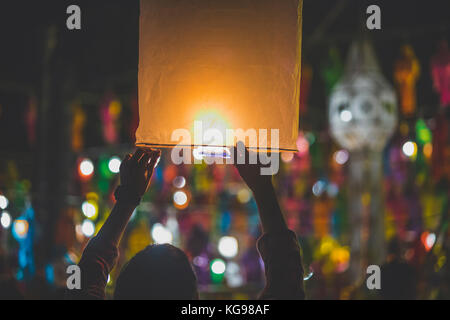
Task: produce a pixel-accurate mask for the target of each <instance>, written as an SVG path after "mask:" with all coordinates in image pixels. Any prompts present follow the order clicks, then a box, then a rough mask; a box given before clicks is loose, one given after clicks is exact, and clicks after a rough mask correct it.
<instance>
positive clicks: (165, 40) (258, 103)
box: [136, 0, 302, 157]
mask: <svg viewBox="0 0 450 320" xmlns="http://www.w3.org/2000/svg"><path fill="white" fill-rule="evenodd" d="M301 13H302V1H301V0H260V1H253V0H239V1H236V0H229V1H222V0H199V1H195V2H194V1H175V0H141V10H140V40H139V116H140V124H139V128H138V130H137V133H136V145H137V146H156V147H175V146H182V147H189V148H191V147H192V148H198V147H217V148H219V149H208V148H206V149H204V148H203V149H202V148H200V149H197V150H198V153H200V154H207V155H210V154H213V155H214V156H217V155H221V156H222V157H227V156H228V152H227V151H228V149H226V148H228V147H230V146H233V145H234V144H235V143H236V141H235V140H236V139H228V138H227V135H226V131H227V130H235V131H236V130H238V129H239V130H241V131H240V132H242V133H244V135H245V133H248V132H249V131H248V130H255V132H256V134H254V135H247V136H246V139H245V140H244V141H245V143H246V146H247V147H253V148H252V149H254V150H255V149H256V150H257V151H260V149H261V150H262V151H267V150H268V149H269V150H274V151H277V150H280V151H290V152H295V151H297V150H296V139H297V137H298V120H299V119H298V117H299V114H298V112H299V88H300V61H301V59H300V48H301V22H302V16H301ZM195 122H201V124H202V128H203V130H202V132H208V130H213V131H214V132H216V133H217V132H218V133H220V135H218V134H214V135H213V136H214V137H217V136H221V137H223V138H222V139H221V141H220V139H217V138H214V139H212V138H210V139H208V137H205V136H202V137H198V136H197V137H196V134H195V132H194V124H195ZM260 129H265V130H267V131H268V132H269V133H270V132H272V130H273V129H277V130H279V136H278V137H277V139H278V143H277V145H276V146H275V147H272V145H273V144H272V139H271V137H270V135H265V136H262V135H260V133H259V132H260ZM180 130H182V131H183V132H185V133H187V134H188V135H189V138H188V139H186V138H185V137H186V135H179V134H174V132H177V133H179V132H180ZM260 146H264V147H261V148H260Z"/></svg>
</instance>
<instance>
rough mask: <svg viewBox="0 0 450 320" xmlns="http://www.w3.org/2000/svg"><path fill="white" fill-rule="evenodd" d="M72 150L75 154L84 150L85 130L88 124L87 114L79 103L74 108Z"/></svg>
mask: <svg viewBox="0 0 450 320" xmlns="http://www.w3.org/2000/svg"><path fill="white" fill-rule="evenodd" d="M72 112H73V118H72V119H73V120H72V149H73V151H75V152H78V151H80V150H81V149H82V148H83V145H84V141H83V129H84V125H85V123H86V113H85V112H84V110H83V108H82V107H81V105H80V104H79V103H76V104H74V105H73V106H72Z"/></svg>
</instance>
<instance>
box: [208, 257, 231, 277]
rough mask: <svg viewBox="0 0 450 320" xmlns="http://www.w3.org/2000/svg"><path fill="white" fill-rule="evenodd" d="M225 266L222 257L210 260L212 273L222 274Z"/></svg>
mask: <svg viewBox="0 0 450 320" xmlns="http://www.w3.org/2000/svg"><path fill="white" fill-rule="evenodd" d="M226 269H227V266H226V264H225V262H224V261H223V260H222V259H214V260H213V261H211V271H212V273H214V274H224V273H225V270H226Z"/></svg>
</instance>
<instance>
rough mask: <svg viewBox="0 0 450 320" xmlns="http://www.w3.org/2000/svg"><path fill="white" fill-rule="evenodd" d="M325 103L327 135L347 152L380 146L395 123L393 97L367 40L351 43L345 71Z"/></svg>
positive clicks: (385, 140)
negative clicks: (326, 105) (326, 109)
mask: <svg viewBox="0 0 450 320" xmlns="http://www.w3.org/2000/svg"><path fill="white" fill-rule="evenodd" d="M329 104H330V106H329V112H328V118H329V122H330V128H331V134H332V135H333V137H334V138H335V139H336V141H337V142H338V143H339V144H340V145H341V146H342V147H344V148H347V149H348V150H350V151H355V150H361V149H364V148H367V149H369V150H374V151H377V150H378V151H379V150H382V149H383V148H384V146H385V144H386V142H387V140H388V138H389V137H390V136H391V135H392V133H393V132H394V129H395V127H396V124H397V106H396V97H395V93H394V91H393V89H392V87H391V85H390V84H389V83H388V82H387V81H386V80H385V79H384V77H383V75H382V74H381V73H380V70H379V67H378V63H377V61H376V59H375V54H374V52H373V49H372V46H371V44H370V43H369V42H368V41H366V40H364V41H357V42H355V43H353V45H352V47H351V49H350V54H349V57H348V62H347V67H346V72H345V74H344V76H343V77H342V78H341V80H340V81H339V82H338V83H337V84H336V86H335V87H334V89H333V91H332V94H331V97H330V103H329Z"/></svg>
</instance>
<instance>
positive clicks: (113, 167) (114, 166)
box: [108, 157, 121, 173]
mask: <svg viewBox="0 0 450 320" xmlns="http://www.w3.org/2000/svg"><path fill="white" fill-rule="evenodd" d="M120 164H121V161H120V159H119V157H112V158H111V159H109V162H108V169H109V171H111V172H112V173H118V172H119V171H120Z"/></svg>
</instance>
